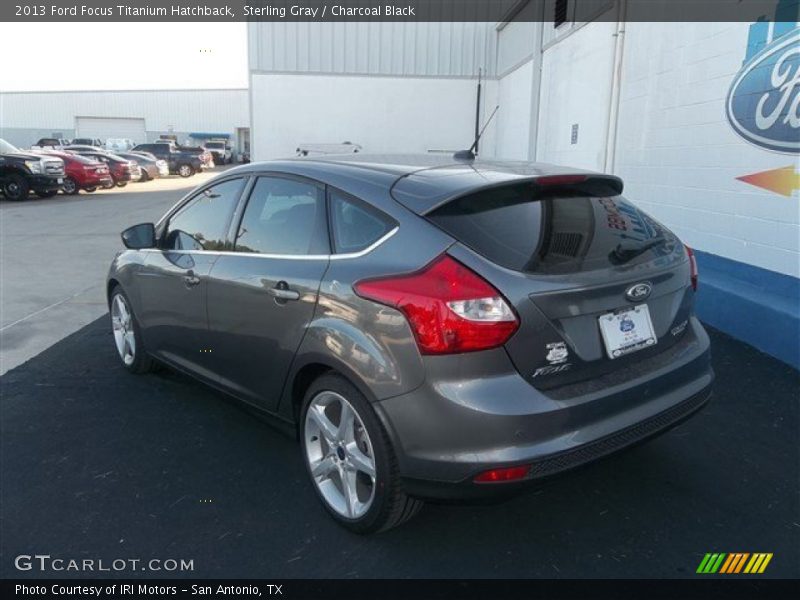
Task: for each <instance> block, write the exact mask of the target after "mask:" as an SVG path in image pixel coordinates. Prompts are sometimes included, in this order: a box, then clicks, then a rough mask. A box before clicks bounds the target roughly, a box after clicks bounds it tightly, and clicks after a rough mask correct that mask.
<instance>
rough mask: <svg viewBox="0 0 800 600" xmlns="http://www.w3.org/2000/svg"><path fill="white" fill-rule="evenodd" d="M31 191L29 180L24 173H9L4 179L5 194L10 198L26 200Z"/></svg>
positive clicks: (16, 200)
mask: <svg viewBox="0 0 800 600" xmlns="http://www.w3.org/2000/svg"><path fill="white" fill-rule="evenodd" d="M30 191H31V188H30V186H29V185H28V181H27V180H26V179H25V178H24V177H23V176H22V175H7V176H6V177H5V178H4V179H3V195H4V196H5V197H6V198H8V199H9V200H13V201H15V202H18V201H20V200H25V199H26V198H27V197H28V193H29V192H30Z"/></svg>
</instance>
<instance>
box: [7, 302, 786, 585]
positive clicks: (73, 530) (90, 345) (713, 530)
mask: <svg viewBox="0 0 800 600" xmlns="http://www.w3.org/2000/svg"><path fill="white" fill-rule="evenodd" d="M107 321H108V317H107V316H105V317H103V318H101V319H98V320H97V321H95V322H94V323H92V324H90V325H88V326H87V327H85V328H83V329H81V330H80V331H78V332H76V333H75V334H73V335H71V336H69V337H68V338H66V339H64V340H62V341H61V342H59V343H58V344H56V345H54V346H52V347H51V348H49V349H48V350H47V351H45V352H43V353H42V354H40V355H39V356H37V357H36V358H34V359H32V360H30V361H29V362H27V363H25V364H23V365H21V366H20V367H18V368H16V369H13V370H12V371H9V372H8V373H7V374H6V375H4V376H3V377H2V378H0V390H1V391H2V400H1V402H2V421H1V422H0V443H1V444H2V446H1V447H0V450H1V453H0V459H1V460H2V462H1V463H0V484H2V485H0V488H2V491H1V492H0V494H1V497H0V500H2V504H1V506H2V515H0V516H1V517H2V521H0V523H1V525H0V527H2V530H1V531H0V538H1V539H0V554H1V555H2V559H1V560H0V565H2V568H0V575H2V576H3V577H30V576H36V577H42V576H45V577H47V576H50V577H64V576H68V577H72V576H77V577H91V576H97V577H101V576H108V575H109V574H108V573H98V572H77V573H76V572H49V573H48V572H45V573H39V572H35V571H34V572H30V571H28V572H21V571H17V570H16V569H15V568H14V561H13V558H14V557H15V556H17V555H19V554H33V553H44V554H50V555H51V556H53V557H61V558H65V559H70V558H75V559H84V558H94V559H103V560H104V561H107V562H110V561H112V560H113V559H116V558H139V559H141V560H143V561H146V560H149V559H151V558H158V559H162V560H164V559H168V558H173V559H178V560H180V559H185V560H192V561H193V570H192V571H190V572H166V571H150V572H146V573H141V574H137V573H132V572H123V573H118V574H116V573H115V575H120V576H123V575H125V576H132V575H133V576H137V575H142V576H147V577H168V576H181V577H184V576H192V577H282V578H284V577H289V578H291V577H311V578H331V577H361V578H379V577H421V578H435V577H451V578H471V577H480V578H492V577H513V578H516V577H547V578H552V577H691V576H694V573H695V569H696V567H697V564H698V563H699V562H700V560H701V558H702V557H703V555H704V554H705V553H706V552H772V553H774V558H773V560H772V562H771V563H770V566H769V569H768V570H767V572H766V573H765V574H764V576H772V577H797V576H798V574H799V573H798V571H799V570H798V566H797V565H798V564H800V551H799V550H798V549H800V544H798V539H799V538H800V525H798V523H800V515H799V513H800V510H798V509H799V507H798V500H797V495H796V489H795V487H796V483H797V481H798V473H799V470H798V453H797V441H798V440H797V430H798V427H797V426H798V402H797V390H798V384H800V377H799V376H798V372H797V371H795V370H794V369H792V368H791V367H788V366H786V365H784V364H783V363H780V362H778V361H776V360H774V359H772V358H770V357H768V356H766V355H764V354H761V353H759V352H757V351H756V350H754V349H753V348H751V347H749V346H746V345H745V344H742V343H740V342H737V341H735V340H733V339H731V338H729V337H727V336H725V335H723V334H721V333H718V332H715V331H713V330H712V331H711V332H710V333H711V336H712V343H713V346H712V349H713V360H714V366H715V370H716V372H717V383H716V384H715V398H714V399H712V401H711V403H710V404H709V405H708V407H706V408H705V409H704V410H703V411H702V412H701V413H699V414H698V415H696V416H695V417H693V418H692V419H690V420H689V421H687V422H686V423H684V424H682V425H681V426H679V427H678V428H676V429H674V430H672V431H670V432H668V433H667V434H665V435H663V436H661V437H659V438H657V439H655V440H653V441H651V442H649V443H647V444H645V445H642V446H638V447H636V448H633V449H630V450H629V451H626V452H622V453H620V454H618V455H615V456H613V457H609V458H607V459H605V460H602V461H600V462H598V463H596V464H593V465H591V466H588V467H585V468H583V469H580V470H578V471H575V472H572V473H569V474H566V475H564V476H562V477H560V478H558V479H556V480H553V481H551V482H549V483H547V484H546V485H544V486H542V487H541V488H538V489H535V490H532V491H531V492H529V493H526V494H523V495H521V496H518V497H515V498H513V499H511V500H509V501H507V502H504V503H501V504H497V505H491V506H466V505H458V506H451V505H428V506H426V507H425V508H424V509H423V510H422V512H421V513H420V514H419V515H418V516H417V517H416V518H415V519H413V520H412V521H410V522H408V523H407V524H405V525H403V526H402V527H400V528H398V529H395V530H392V531H389V532H386V533H383V534H379V535H375V536H371V537H361V536H356V535H354V534H351V533H348V532H346V531H345V530H343V529H341V528H340V527H338V526H337V525H336V524H335V523H334V522H333V521H332V520H331V519H330V518H328V516H327V515H326V514H325V512H324V509H323V508H322V506H321V505H320V504H319V502H318V501H317V499H316V497H315V495H314V492H313V490H312V488H311V485H310V483H309V482H308V481H307V479H306V474H305V471H304V466H303V464H302V459H301V456H300V452H299V449H298V446H297V444H296V442H295V441H294V440H293V439H291V438H289V437H287V436H286V435H283V434H281V433H280V432H278V431H277V430H275V429H273V428H272V427H270V426H269V425H267V424H266V423H264V422H263V421H262V420H259V419H256V418H253V416H252V415H251V414H250V413H249V412H248V411H246V410H240V405H239V404H238V403H237V402H235V401H233V400H230V401H227V400H226V399H225V397H224V396H223V395H222V394H219V393H217V392H215V391H213V390H211V389H209V388H207V387H205V386H203V385H201V384H198V383H196V382H194V381H193V380H191V379H190V378H188V377H185V376H183V375H180V374H177V373H174V372H172V371H169V370H163V371H161V372H159V373H156V374H152V375H146V376H134V375H129V374H128V373H126V372H125V371H124V369H123V368H122V367H121V366H119V364H118V361H117V357H116V354H115V350H114V347H113V338H112V336H111V333H110V327H108V322H107Z"/></svg>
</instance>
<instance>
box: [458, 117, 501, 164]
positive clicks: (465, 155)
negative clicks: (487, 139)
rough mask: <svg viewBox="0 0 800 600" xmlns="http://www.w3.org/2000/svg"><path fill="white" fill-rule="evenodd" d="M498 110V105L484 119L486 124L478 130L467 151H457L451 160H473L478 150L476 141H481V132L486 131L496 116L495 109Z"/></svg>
mask: <svg viewBox="0 0 800 600" xmlns="http://www.w3.org/2000/svg"><path fill="white" fill-rule="evenodd" d="M498 108H500V105H499V104H498V105H497V106H495V107H494V110H493V111H492V114H491V115H489V118H488V119H486V123H484V125H483V128H482V129H481V130H480V132H479V133H478V135H476V136H475V141H474V142H472V146H470V147H469V150H459V151H458V152H456V153H455V154H453V158H456V159H458V160H475V151H476V150H477V149H478V141H479V140H480V139H481V136H482V135H483V132H484V131H486V128H487V127H488V126H489V123H491V122H492V119H493V118H494V116H495V114H497V109H498Z"/></svg>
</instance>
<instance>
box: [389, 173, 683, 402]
mask: <svg viewBox="0 0 800 600" xmlns="http://www.w3.org/2000/svg"><path fill="white" fill-rule="evenodd" d="M430 175H431V173H430V172H425V173H419V174H415V175H411V176H407V177H405V178H403V179H400V180H399V181H398V182H397V183H396V184H395V187H394V189H393V195H394V197H395V198H396V199H398V200H399V201H400V202H401V203H404V204H406V205H407V206H408V207H409V208H412V210H415V211H416V212H418V213H419V214H422V215H424V216H425V217H426V218H427V219H428V220H429V221H430V222H432V223H433V224H435V225H436V226H437V227H439V228H441V229H443V230H444V231H445V232H447V233H448V234H450V235H451V236H452V237H453V238H454V239H455V240H456V241H457V243H456V244H454V245H453V246H452V247H451V248H450V249H449V250H448V252H449V253H450V254H451V255H452V256H453V257H454V258H456V259H458V260H460V261H461V262H463V263H464V264H466V265H467V266H469V267H470V268H472V269H473V270H474V271H476V272H477V273H478V274H480V275H481V276H483V277H484V278H486V279H487V280H488V281H489V282H490V283H491V284H492V285H494V286H495V287H496V288H497V289H498V290H499V291H500V292H501V293H502V294H503V295H504V296H505V297H506V299H507V300H508V301H509V302H510V303H511V304H512V305H513V307H514V309H515V311H516V312H517V315H518V316H519V319H520V327H519V330H518V331H517V332H516V333H515V334H514V335H513V336H512V337H511V338H510V339H509V341H508V342H507V343H506V345H505V347H506V350H507V351H508V353H509V356H510V357H511V360H512V361H513V363H514V365H515V366H516V367H517V369H518V370H519V372H520V373H521V374H522V375H523V376H524V377H525V378H526V379H527V380H528V381H529V382H530V383H531V384H532V385H534V386H536V387H537V388H540V389H551V388H555V387H559V386H563V385H566V384H571V383H576V382H579V381H584V380H587V379H592V378H597V377H599V376H601V375H604V374H608V373H611V372H614V371H618V370H620V369H625V368H631V367H632V366H633V367H634V369H635V365H636V364H638V363H641V359H645V358H648V357H650V356H654V355H657V354H659V353H661V352H664V351H665V350H667V349H668V348H670V347H672V346H673V345H674V344H676V343H677V342H678V341H679V340H680V339H681V337H682V336H683V334H684V333H685V331H686V330H687V323H688V318H689V315H690V312H691V303H692V297H693V293H692V284H691V277H690V275H691V268H690V264H689V261H688V258H687V254H686V249H685V247H684V246H683V245H682V244H681V242H680V241H679V240H678V239H677V238H676V237H675V236H674V235H673V234H672V233H671V232H670V231H669V230H667V229H666V228H665V227H664V226H663V225H661V224H660V223H658V222H657V221H655V220H654V219H652V218H651V217H649V216H648V215H647V214H645V213H644V212H642V211H641V210H639V209H637V208H636V207H635V206H634V205H633V204H631V203H630V202H629V201H627V200H625V199H624V198H623V197H622V196H620V193H621V191H622V182H621V180H619V179H618V178H616V177H613V176H606V175H599V174H580V173H574V172H572V173H562V174H556V175H539V176H516V175H514V176H512V177H510V178H509V177H505V180H504V178H503V177H502V176H500V175H498V174H494V175H492V174H491V173H490V174H489V175H487V173H485V172H483V173H481V176H482V178H483V179H484V180H485V182H484V185H483V186H482V187H480V188H478V190H477V191H476V190H475V188H474V187H473V188H472V189H471V190H469V191H468V192H467V193H458V194H457V195H456V196H455V197H447V198H444V197H443V198H437V199H436V200H435V201H434V202H428V203H427V206H426V203H425V202H423V201H422V195H421V193H422V192H423V191H424V188H425V186H426V185H428V184H429V183H430V182H428V183H422V182H420V181H418V180H419V179H420V178H426V177H430ZM442 176H443V174H442V173H439V174H437V175H436V177H442ZM414 179H417V181H414ZM404 200H405V201H404Z"/></svg>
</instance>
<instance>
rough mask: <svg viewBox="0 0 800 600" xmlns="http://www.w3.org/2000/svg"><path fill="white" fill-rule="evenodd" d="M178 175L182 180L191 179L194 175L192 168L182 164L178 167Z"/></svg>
mask: <svg viewBox="0 0 800 600" xmlns="http://www.w3.org/2000/svg"><path fill="white" fill-rule="evenodd" d="M178 175H180V176H181V177H183V178H186V177H191V176H192V175H194V167H192V165H187V164H183V165H180V166H179V167H178Z"/></svg>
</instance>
